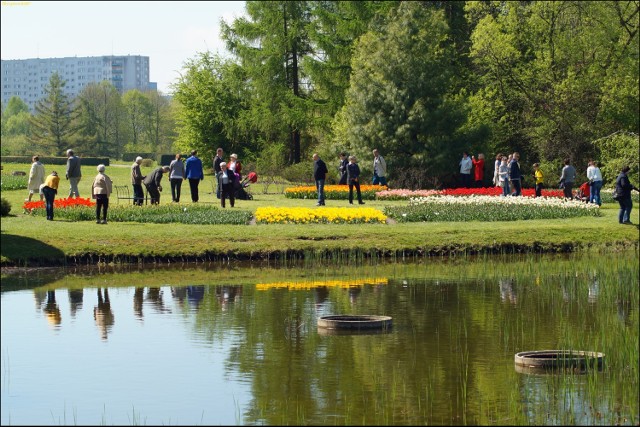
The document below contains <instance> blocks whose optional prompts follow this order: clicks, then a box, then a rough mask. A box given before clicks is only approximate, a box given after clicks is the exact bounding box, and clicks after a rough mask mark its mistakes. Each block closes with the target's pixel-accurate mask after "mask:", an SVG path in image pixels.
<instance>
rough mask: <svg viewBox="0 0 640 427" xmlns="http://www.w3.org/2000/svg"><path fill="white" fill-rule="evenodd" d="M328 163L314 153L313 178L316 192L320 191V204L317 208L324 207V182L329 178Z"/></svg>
mask: <svg viewBox="0 0 640 427" xmlns="http://www.w3.org/2000/svg"><path fill="white" fill-rule="evenodd" d="M327 173H329V170H328V169H327V165H326V163H325V162H324V161H323V160H322V159H321V158H320V156H319V155H318V153H313V178H314V179H315V181H316V190H317V191H318V203H317V204H316V206H324V205H325V204H324V182H325V180H326V178H327Z"/></svg>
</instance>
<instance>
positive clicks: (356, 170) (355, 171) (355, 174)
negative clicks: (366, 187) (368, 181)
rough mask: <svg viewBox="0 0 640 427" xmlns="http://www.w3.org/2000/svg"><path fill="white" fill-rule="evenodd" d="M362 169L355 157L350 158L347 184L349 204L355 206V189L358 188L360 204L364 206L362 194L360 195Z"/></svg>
mask: <svg viewBox="0 0 640 427" xmlns="http://www.w3.org/2000/svg"><path fill="white" fill-rule="evenodd" d="M359 177H360V167H359V166H358V163H356V157H355V156H349V164H348V165H347V182H348V183H349V204H350V205H352V204H353V187H356V194H357V197H358V204H360V205H364V202H363V201H362V194H361V193H360V178H359Z"/></svg>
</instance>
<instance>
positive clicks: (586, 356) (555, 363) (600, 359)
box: [515, 350, 604, 370]
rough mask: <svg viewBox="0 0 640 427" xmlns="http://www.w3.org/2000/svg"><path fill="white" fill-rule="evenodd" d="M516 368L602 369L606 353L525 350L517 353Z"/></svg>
mask: <svg viewBox="0 0 640 427" xmlns="http://www.w3.org/2000/svg"><path fill="white" fill-rule="evenodd" d="M515 364H516V369H517V370H518V369H520V370H522V368H536V369H556V368H560V369H564V368H571V369H576V368H577V369H586V368H587V367H589V368H598V369H602V366H603V364H604V353H598V352H595V351H578V350H540V351H523V352H521V353H516V355H515Z"/></svg>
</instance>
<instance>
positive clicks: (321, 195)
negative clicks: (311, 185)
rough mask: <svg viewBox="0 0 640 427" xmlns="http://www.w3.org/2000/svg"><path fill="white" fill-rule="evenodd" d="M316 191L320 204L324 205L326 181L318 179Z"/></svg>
mask: <svg viewBox="0 0 640 427" xmlns="http://www.w3.org/2000/svg"><path fill="white" fill-rule="evenodd" d="M316 190H318V204H319V205H324V179H316Z"/></svg>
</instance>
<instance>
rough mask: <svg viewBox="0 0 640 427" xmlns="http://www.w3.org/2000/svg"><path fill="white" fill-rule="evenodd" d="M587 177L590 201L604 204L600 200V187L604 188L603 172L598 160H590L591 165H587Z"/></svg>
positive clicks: (599, 204)
mask: <svg viewBox="0 0 640 427" xmlns="http://www.w3.org/2000/svg"><path fill="white" fill-rule="evenodd" d="M587 179H588V180H589V186H590V187H591V188H590V189H589V196H590V197H589V203H597V204H598V206H601V205H602V201H601V200H600V189H601V188H602V172H600V168H599V167H598V164H597V162H595V161H593V160H591V161H589V167H587Z"/></svg>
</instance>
